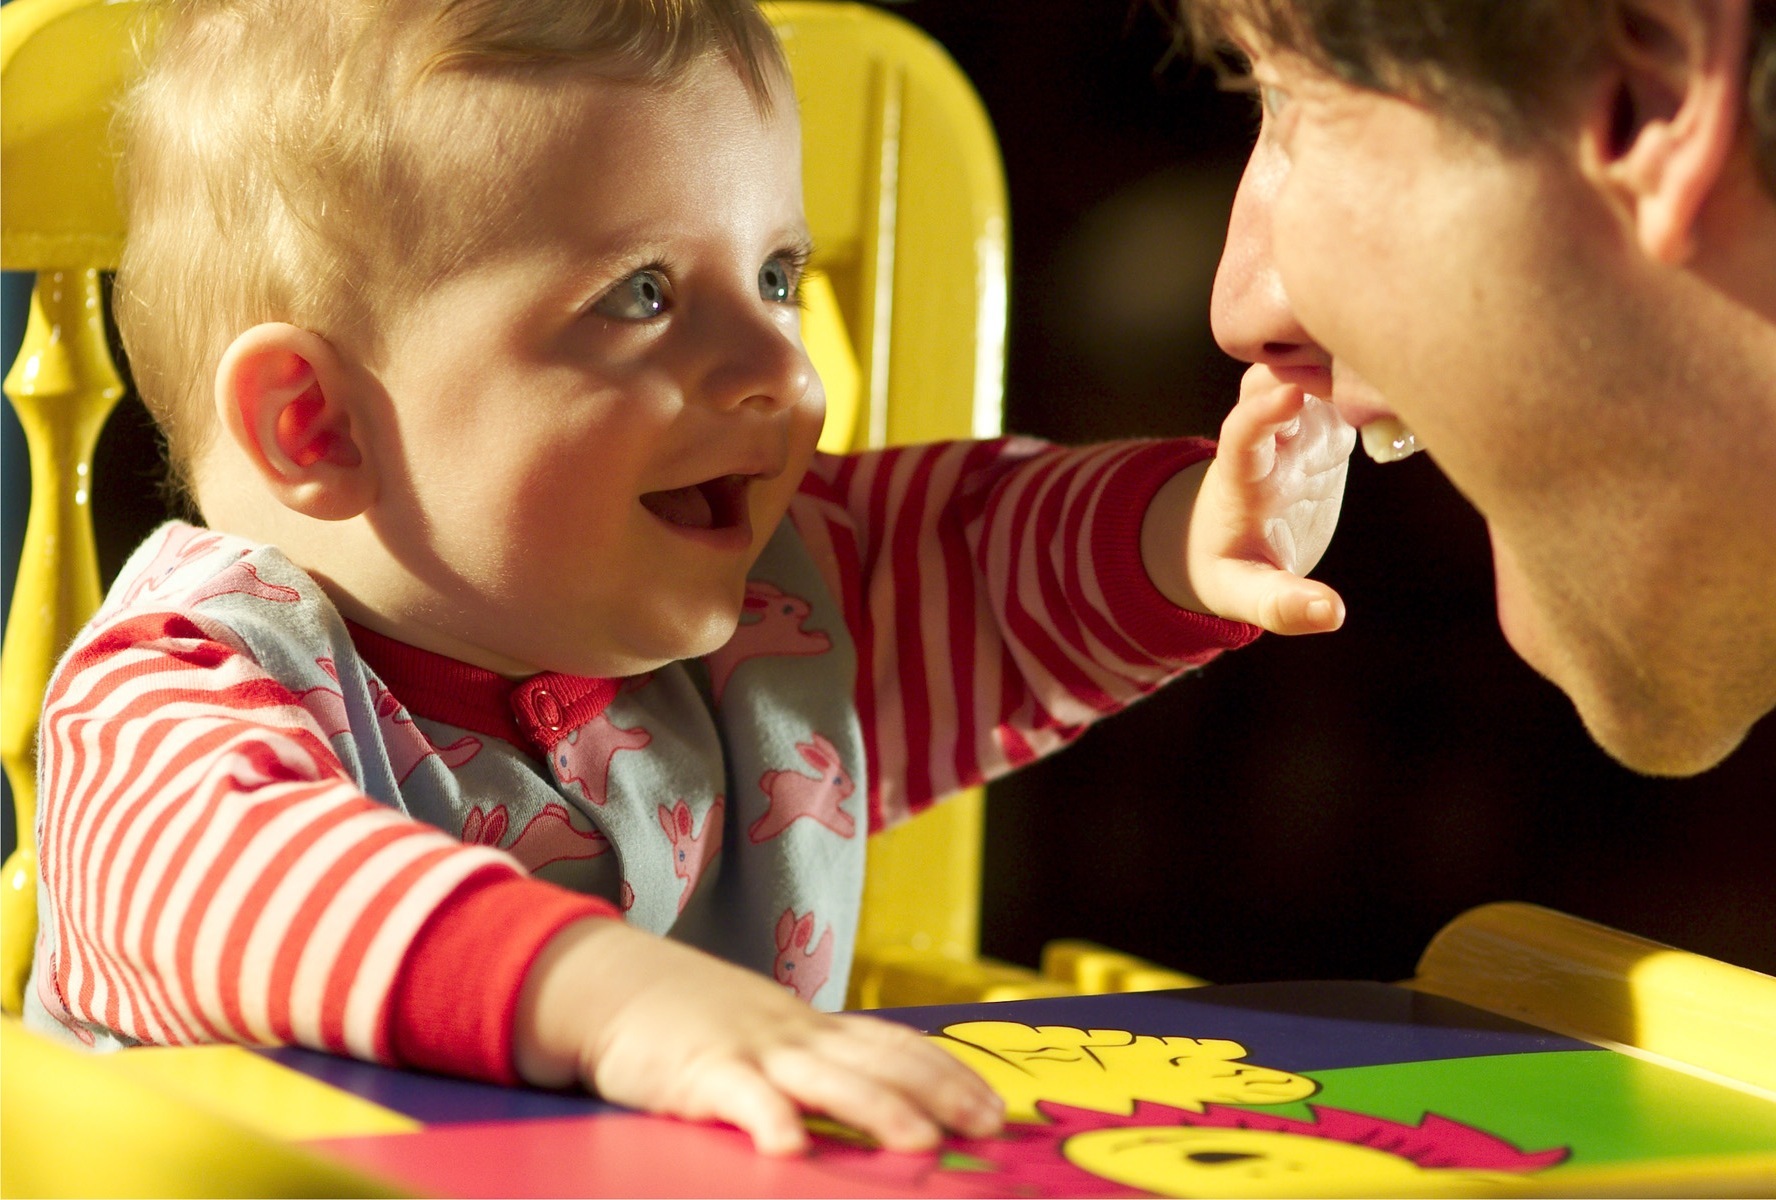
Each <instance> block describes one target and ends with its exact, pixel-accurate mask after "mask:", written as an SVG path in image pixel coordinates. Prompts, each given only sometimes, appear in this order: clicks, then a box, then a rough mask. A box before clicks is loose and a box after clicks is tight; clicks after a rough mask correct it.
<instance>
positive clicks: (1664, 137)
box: [1581, 0, 1748, 265]
mask: <svg viewBox="0 0 1776 1200" xmlns="http://www.w3.org/2000/svg"><path fill="white" fill-rule="evenodd" d="M1746 2H1747V0H1621V3H1619V4H1618V5H1617V6H1616V8H1615V11H1614V14H1613V16H1614V21H1615V26H1616V27H1615V29H1614V30H1613V31H1612V32H1613V35H1614V36H1613V44H1612V45H1611V46H1610V48H1609V49H1608V51H1607V54H1608V69H1607V71H1606V72H1605V74H1604V76H1603V84H1604V86H1602V87H1600V88H1599V89H1598V91H1597V92H1596V93H1595V94H1594V95H1593V97H1592V100H1591V102H1590V109H1589V111H1588V112H1587V114H1586V120H1585V124H1584V127H1583V130H1582V133H1581V137H1582V139H1583V145H1582V154H1583V161H1584V162H1585V164H1586V166H1587V168H1588V170H1589V171H1590V173H1591V174H1592V175H1593V176H1594V178H1596V179H1597V180H1598V182H1599V183H1601V184H1602V185H1603V186H1604V187H1605V188H1607V189H1608V190H1609V191H1610V192H1611V194H1612V195H1614V196H1615V197H1616V198H1617V200H1618V201H1619V202H1620V203H1622V204H1623V205H1625V206H1626V210H1627V212H1628V214H1629V216H1630V219H1631V220H1632V222H1633V226H1634V231H1635V236H1636V238H1637V240H1638V241H1639V242H1640V245H1641V248H1642V249H1643V250H1644V251H1645V252H1646V253H1647V254H1648V255H1649V256H1650V257H1652V258H1654V259H1656V260H1657V261H1659V262H1662V263H1668V264H1672V265H1678V264H1681V263H1683V262H1685V261H1686V260H1688V258H1689V257H1690V255H1691V254H1692V253H1693V252H1694V250H1695V232H1696V221H1697V217H1698V215H1699V214H1700V213H1701V211H1702V206H1703V205H1704V203H1706V201H1707V199H1708V196H1709V193H1710V191H1712V189H1713V188H1714V185H1715V183H1716V182H1717V181H1718V180H1719V178H1720V176H1721V172H1722V170H1723V168H1724V167H1725V165H1726V163H1727V160H1728V158H1729V157H1730V155H1731V152H1732V149H1733V144H1734V140H1735V138H1736V137H1737V135H1738V132H1739V122H1740V120H1741V114H1742V111H1743V106H1744V73H1745V53H1746V37H1747V29H1746V25H1747V20H1748V18H1747V14H1746V7H1745V6H1746Z"/></svg>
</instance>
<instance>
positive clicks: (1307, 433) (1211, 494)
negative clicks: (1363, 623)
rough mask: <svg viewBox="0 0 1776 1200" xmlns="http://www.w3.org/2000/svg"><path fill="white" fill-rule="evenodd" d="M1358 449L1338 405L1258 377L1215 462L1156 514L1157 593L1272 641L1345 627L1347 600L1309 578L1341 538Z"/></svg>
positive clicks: (1166, 493)
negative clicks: (1347, 483)
mask: <svg viewBox="0 0 1776 1200" xmlns="http://www.w3.org/2000/svg"><path fill="white" fill-rule="evenodd" d="M1355 444H1356V431H1355V430H1353V429H1352V428H1351V427H1350V426H1349V425H1347V424H1345V422H1344V421H1343V420H1342V419H1340V418H1339V416H1338V414H1337V412H1336V411H1334V409H1333V408H1332V406H1331V405H1330V404H1328V403H1326V402H1325V401H1323V400H1319V399H1316V398H1314V397H1311V396H1307V395H1305V394H1304V393H1303V392H1302V391H1301V389H1300V388H1298V387H1295V386H1293V385H1291V384H1285V383H1282V382H1280V381H1279V380H1278V379H1277V378H1276V376H1274V375H1272V374H1271V373H1270V370H1269V368H1267V367H1264V366H1256V367H1253V368H1251V369H1250V370H1248V371H1247V372H1246V375H1245V379H1244V381H1243V382H1242V383H1241V385H1240V398H1239V403H1238V404H1236V405H1234V408H1233V411H1232V412H1231V413H1229V414H1228V416H1227V419H1226V420H1225V421H1224V422H1222V425H1221V439H1220V443H1219V446H1218V448H1217V450H1216V454H1215V457H1214V459H1213V460H1211V461H1209V462H1206V463H1200V464H1197V465H1196V466H1193V467H1190V468H1187V469H1186V470H1183V471H1180V472H1179V473H1178V474H1177V475H1176V476H1174V477H1173V478H1172V479H1171V480H1170V481H1169V482H1167V483H1166V485H1165V486H1164V487H1162V488H1161V489H1160V490H1159V492H1158V493H1157V494H1156V495H1155V496H1154V498H1153V502H1152V504H1150V505H1149V506H1148V509H1147V516H1146V518H1145V519H1144V521H1143V523H1142V526H1141V557H1142V560H1143V562H1144V563H1145V565H1146V567H1147V574H1148V576H1149V577H1150V578H1151V579H1152V580H1153V582H1154V585H1155V586H1156V587H1158V588H1159V590H1160V591H1161V592H1163V593H1164V594H1165V595H1166V597H1167V598H1168V599H1170V600H1171V601H1172V602H1173V603H1174V604H1177V605H1178V606H1180V607H1182V608H1189V609H1193V610H1195V611H1197V612H1207V613H1214V614H1215V615H1217V616H1221V617H1227V618H1230V619H1232V620H1237V621H1245V622H1248V623H1250V624H1253V625H1259V626H1262V627H1263V628H1265V629H1268V630H1270V631H1271V632H1273V633H1290V634H1293V633H1324V632H1327V631H1329V630H1333V629H1337V628H1338V627H1339V625H1341V624H1343V622H1344V601H1343V600H1341V599H1340V598H1339V596H1338V593H1337V592H1335V591H1333V590H1332V589H1331V588H1329V587H1327V586H1326V585H1325V584H1323V583H1320V582H1318V581H1317V580H1312V579H1307V578H1304V576H1305V575H1306V574H1307V572H1308V571H1310V570H1312V569H1313V567H1314V565H1315V564H1316V563H1318V562H1319V561H1320V556H1321V555H1322V554H1324V553H1325V550H1326V546H1327V544H1328V543H1330V542H1331V540H1332V530H1333V528H1334V527H1335V526H1336V525H1337V523H1338V508H1339V505H1340V504H1341V503H1342V502H1343V499H1344V477H1345V471H1346V468H1347V466H1348V465H1349V461H1350V453H1351V449H1352V448H1353V447H1354V446H1355Z"/></svg>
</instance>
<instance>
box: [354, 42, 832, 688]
mask: <svg viewBox="0 0 1776 1200" xmlns="http://www.w3.org/2000/svg"><path fill="white" fill-rule="evenodd" d="M560 86H561V87H563V88H567V89H574V96H575V100H576V102H577V103H578V104H579V112H578V115H577V116H576V118H575V123H574V125H573V128H572V129H571V130H570V131H569V133H568V134H567V136H566V138H565V139H564V141H563V142H562V144H561V145H559V146H557V147H555V150H556V152H555V153H552V154H550V155H547V156H544V157H543V158H542V159H541V162H542V165H541V166H540V167H538V168H536V176H537V177H535V178H526V179H522V180H519V181H517V184H518V186H520V187H522V188H523V189H524V191H525V193H526V196H527V205H526V208H525V211H524V212H523V213H521V214H520V216H519V218H518V220H517V222H516V223H515V226H514V228H512V229H511V231H510V234H509V236H505V237H503V238H502V240H501V243H500V245H499V247H498V249H496V251H495V252H494V253H492V254H490V255H489V256H488V257H487V258H486V259H485V260H484V261H480V262H478V263H477V264H476V265H474V266H473V267H471V268H469V269H467V270H466V271H465V272H463V273H461V274H460V275H458V276H457V277H456V278H454V279H451V280H450V281H448V282H446V283H445V284H443V285H442V286H440V287H439V288H437V289H436V290H434V291H433V292H431V293H429V294H427V295H426V296H424V297H422V298H421V299H419V300H418V301H417V302H416V303H415V304H413V305H412V306H411V307H410V308H409V309H408V310H407V311H405V312H404V313H403V314H402V317H401V319H400V320H399V321H398V323H396V325H395V328H394V329H393V331H392V333H391V335H390V336H389V338H388V339H387V342H386V350H385V351H384V352H383V353H382V354H380V355H379V361H378V362H376V363H375V364H374V371H375V375H376V379H377V381H378V384H379V385H380V387H381V389H382V390H383V391H384V392H385V393H386V397H387V401H386V403H385V404H383V405H381V406H379V407H377V408H376V409H375V410H374V411H373V413H372V415H371V417H370V418H369V420H371V421H372V423H373V424H374V425H375V426H376V427H375V428H371V429H368V430H366V431H365V434H366V437H367V440H368V444H369V445H370V446H371V447H372V448H373V453H374V456H375V459H376V466H377V470H378V478H379V480H380V482H381V490H380V493H379V495H378V498H377V501H376V504H375V506H374V508H373V509H372V511H371V512H370V513H369V514H368V515H369V519H370V521H371V522H372V523H373V525H374V527H375V529H376V532H377V534H378V537H379V539H380V541H381V543H382V545H383V546H384V547H385V548H386V549H387V550H388V554H389V559H388V562H387V563H386V564H378V565H377V566H376V567H375V569H373V570H369V569H364V568H361V567H360V568H354V569H353V570H352V571H351V573H350V576H349V579H350V583H349V586H347V587H346V588H345V589H344V590H345V591H346V592H347V593H348V598H347V600H346V601H344V602H342V607H344V608H345V609H346V611H347V613H348V615H351V616H354V617H356V618H358V619H359V620H362V621H364V622H365V623H366V624H370V625H371V626H372V627H374V628H378V629H380V630H382V631H383V632H386V633H389V634H390V635H392V636H395V637H399V638H402V639H404V640H407V641H409V642H412V643H415V644H419V645H423V646H425V647H426V648H428V649H433V650H436V651H439V652H442V653H447V654H451V655H454V656H455V657H457V658H460V659H463V660H466V661H470V662H474V663H477V664H478V665H481V666H484V667H488V668H490V669H493V670H498V671H503V672H505V673H508V674H513V675H521V674H526V673H531V672H535V671H539V670H556V671H567V672H573V673H578V674H586V675H602V676H610V675H629V674H634V673H637V672H641V671H645V670H651V669H653V668H654V667H657V666H659V665H661V664H662V663H665V662H667V661H671V660H674V659H678V658H684V657H689V656H694V655H699V654H704V653H707V652H709V651H710V650H713V649H715V648H716V647H717V646H719V645H721V644H722V643H723V642H725V641H726V640H727V639H728V638H729V637H730V636H731V635H732V633H733V630H734V627H735V624H736V622H737V620H738V618H739V614H740V609H741V604H742V602H743V600H744V597H745V577H746V573H747V571H748V570H749V569H750V568H751V566H752V564H753V563H754V561H755V560H756V559H757V557H758V554H759V552H760V551H761V550H762V548H763V546H764V544H765V542H766V541H767V540H768V539H769V538H770V536H771V534H772V531H773V530H774V528H775V527H776V526H777V524H778V523H779V521H780V520H781V519H782V517H783V515H784V512H785V509H786V507H787V505H788V502H789V498H790V496H791V495H792V494H793V493H794V491H795V489H796V487H797V485H798V484H799V482H800V480H801V478H802V475H803V473H804V471H805V469H806V467H807V465H808V462H809V459H810V456H811V455H812V453H813V449H814V443H815V440H816V438H817V437H818V435H819V431H820V424H821V419H822V415H823V412H824V406H825V398H824V393H823V392H822V389H821V385H820V381H819V379H818V377H817V376H816V375H815V373H814V371H813V369H812V367H811V366H810V365H809V362H808V358H807V355H806V353H805V352H804V350H803V348H802V343H801V335H800V323H799V322H800V313H799V310H798V307H797V295H798V292H797V289H798V286H799V283H800V277H801V272H802V267H803V263H804V260H805V257H806V254H807V242H808V232H807V226H806V221H805V218H804V215H803V208H802V187H801V148H800V134H799V128H798V123H797V120H796V116H795V105H794V101H793V98H792V97H790V96H789V95H788V94H787V90H786V89H785V90H784V91H783V92H782V93H780V94H779V95H778V96H777V98H776V104H775V106H774V108H773V111H772V113H771V115H769V116H761V115H760V113H759V112H758V110H757V108H756V106H755V103H754V99H753V97H752V95H751V94H750V93H749V92H748V91H747V90H746V88H745V87H744V86H743V85H742V83H741V81H740V79H739V77H738V76H737V75H736V73H735V72H734V70H732V69H730V68H729V67H728V66H727V65H726V64H724V63H720V62H713V63H708V64H704V65H702V66H699V67H697V68H695V69H694V70H693V71H692V72H691V73H690V75H689V76H688V77H687V78H686V79H684V80H683V81H681V82H680V83H678V84H675V85H672V86H669V87H665V88H660V87H653V86H643V85H638V84H626V83H614V82H608V81H598V80H593V79H573V80H566V81H563V82H562V83H561V85H560Z"/></svg>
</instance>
